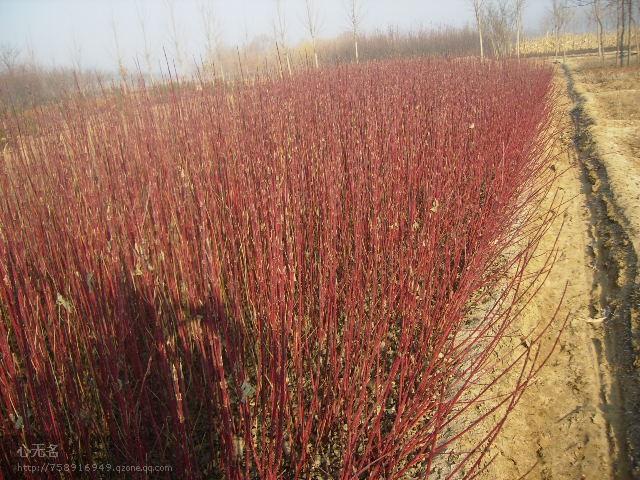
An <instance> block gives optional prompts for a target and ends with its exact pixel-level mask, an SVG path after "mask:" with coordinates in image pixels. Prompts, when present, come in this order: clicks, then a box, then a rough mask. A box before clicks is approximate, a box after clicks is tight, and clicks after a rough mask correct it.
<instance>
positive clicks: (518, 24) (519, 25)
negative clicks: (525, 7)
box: [516, 16, 522, 60]
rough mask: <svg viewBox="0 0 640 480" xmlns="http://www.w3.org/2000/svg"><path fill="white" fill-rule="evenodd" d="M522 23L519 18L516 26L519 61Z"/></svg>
mask: <svg viewBox="0 0 640 480" xmlns="http://www.w3.org/2000/svg"><path fill="white" fill-rule="evenodd" d="M521 25H522V22H521V20H520V17H519V16H518V21H517V25H516V56H517V57H518V60H520V28H521Z"/></svg>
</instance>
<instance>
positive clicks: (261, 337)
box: [0, 60, 552, 479]
mask: <svg viewBox="0 0 640 480" xmlns="http://www.w3.org/2000/svg"><path fill="white" fill-rule="evenodd" d="M551 80H552V72H551V70H550V69H549V68H547V67H542V66H536V65H533V64H529V63H524V62H523V63H496V62H484V63H480V62H479V61H475V60H466V61H445V60H421V61H396V62H386V63H370V64H362V65H360V66H348V67H340V68H335V69H321V70H319V71H313V72H303V73H299V74H296V75H294V76H293V77H292V78H291V79H285V80H284V81H270V80H265V81H262V82H258V83H256V84H255V85H252V86H242V85H236V86H235V87H221V86H217V87H211V86H209V85H201V86H199V87H197V88H194V87H190V86H180V85H175V84H174V85H172V86H171V88H167V89H166V90H158V89H155V90H153V91H151V90H145V89H144V88H140V89H136V90H131V91H130V92H129V93H126V94H122V93H118V94H113V95H112V96H107V97H103V98H99V99H89V98H83V97H82V96H78V97H76V98H74V99H70V100H69V99H68V100H66V101H65V102H64V103H62V104H60V105H56V106H49V107H42V108H39V109H35V110H31V111H29V112H28V113H25V114H24V115H22V116H16V115H9V114H7V115H5V116H4V117H3V118H2V122H3V128H4V129H5V131H6V132H7V133H6V135H7V137H6V139H5V144H4V146H3V151H2V154H1V157H0V159H1V161H0V308H1V318H2V321H0V419H2V423H1V424H0V429H1V430H0V433H1V451H0V452H1V455H2V457H1V458H2V462H3V463H4V465H5V467H6V468H10V466H11V465H15V464H16V458H15V455H16V453H15V452H16V450H17V448H18V447H19V445H21V444H25V445H33V444H39V443H40V444H47V445H48V444H55V445H58V446H59V451H60V458H59V460H57V462H59V463H62V462H63V461H69V462H71V461H73V462H75V463H76V464H93V463H97V464H110V465H120V464H126V465H132V464H135V465H149V464H153V465H160V464H170V465H172V466H173V468H174V472H173V475H174V476H176V477H178V478H191V477H194V478H197V477H207V478H212V477H213V478H216V477H222V476H225V477H227V478H263V479H267V478H385V479H391V478H422V477H423V476H424V475H427V474H432V473H435V472H436V471H437V470H436V468H441V466H442V465H441V459H444V458H447V459H449V458H450V457H448V456H447V455H449V452H450V451H451V450H453V449H455V445H456V442H460V441H462V440H463V439H464V438H468V439H469V440H468V441H467V444H466V447H465V448H464V449H462V450H458V451H457V452H458V453H459V454H460V456H459V457H457V458H458V460H457V462H456V463H455V464H454V465H452V466H450V470H449V471H448V472H449V474H451V475H458V476H460V475H462V473H461V472H464V474H465V475H471V474H472V473H473V472H474V469H475V468H476V467H477V466H478V465H479V464H480V461H481V456H482V454H483V453H484V452H485V450H486V447H487V445H488V444H489V443H490V442H491V441H492V439H493V436H494V435H495V433H496V431H497V429H498V428H499V426H500V422H499V420H496V418H495V417H494V416H492V413H494V411H495V412H498V411H500V410H499V409H501V408H502V409H504V410H505V411H507V412H508V411H509V410H510V409H511V408H512V407H513V405H514V404H515V402H516V401H517V399H518V398H519V395H520V393H521V391H522V389H523V388H524V387H525V386H526V384H527V383H528V381H529V379H530V378H531V375H533V373H535V370H536V368H537V366H538V365H539V362H540V360H541V359H542V357H543V354H542V353H540V351H538V350H537V346H536V342H537V339H538V337H535V336H531V337H526V334H523V335H525V337H523V338H525V340H523V341H522V344H521V343H520V340H518V342H517V343H516V345H517V347H518V348H520V350H517V349H516V350H515V351H514V352H515V354H514V356H513V358H512V361H511V359H510V360H509V361H508V362H506V363H504V362H501V361H500V359H496V356H495V355H493V353H494V352H495V350H496V347H497V345H498V343H499V342H500V341H501V339H502V338H504V337H505V335H507V333H508V332H510V328H511V325H512V322H513V321H514V319H515V318H517V312H518V308H519V305H520V304H521V303H522V301H523V295H524V294H525V292H527V288H528V287H527V285H528V282H529V281H530V280H531V277H530V276H526V275H525V273H524V272H525V268H526V267H527V264H529V261H530V260H531V258H532V255H533V249H534V248H535V244H536V242H537V240H538V239H539V236H540V232H541V231H542V230H541V228H542V227H536V226H535V225H536V222H535V220H534V219H535V218H537V215H538V213H539V210H536V207H537V203H536V202H537V201H538V200H539V198H540V195H541V190H540V182H539V178H540V174H541V172H543V171H548V170H547V169H546V167H547V162H548V161H549V158H550V157H549V156H550V153H549V147H550V141H551V139H552V138H551V137H552V132H550V130H549V129H548V126H549V118H550V111H551V95H552V93H551ZM541 271H542V270H540V271H539V272H538V274H540V272H541ZM471 313H473V315H471ZM513 372H515V373H516V375H515V381H514V383H513V384H512V385H511V386H510V390H508V391H506V392H502V393H501V395H495V392H493V391H492V390H491V386H492V385H495V384H496V382H498V381H499V379H500V378H502V377H504V376H507V375H508V374H510V373H513ZM485 385H486V387H485ZM488 405H490V406H491V407H487V406H488ZM479 407H482V409H479ZM500 418H501V417H500ZM482 420H488V421H489V422H493V423H490V425H489V427H488V429H485V430H483V432H484V433H483V434H482V435H479V434H477V433H474V431H476V430H477V429H476V427H479V426H480V425H481V423H476V421H477V422H481V421H482ZM459 435H461V436H459ZM63 459H64V460H63ZM33 461H37V459H36V460H33ZM465 461H466V465H465ZM476 462H478V463H476ZM22 463H24V462H22ZM458 468H464V470H457V469H458ZM438 471H440V472H441V473H440V474H441V475H444V474H443V473H442V470H438Z"/></svg>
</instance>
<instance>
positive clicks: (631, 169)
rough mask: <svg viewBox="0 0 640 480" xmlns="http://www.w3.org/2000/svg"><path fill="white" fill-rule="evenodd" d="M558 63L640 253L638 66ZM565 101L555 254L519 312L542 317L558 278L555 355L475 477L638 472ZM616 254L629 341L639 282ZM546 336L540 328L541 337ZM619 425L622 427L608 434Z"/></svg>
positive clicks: (549, 240) (550, 307)
mask: <svg viewBox="0 0 640 480" xmlns="http://www.w3.org/2000/svg"><path fill="white" fill-rule="evenodd" d="M567 67H568V74H569V75H571V77H572V79H573V81H574V84H573V86H574V93H578V94H579V95H582V98H583V99H584V101H585V104H584V112H585V113H586V114H587V115H588V116H589V117H590V118H591V120H592V121H593V124H592V125H591V126H590V127H589V131H590V133H591V139H592V140H593V142H595V149H596V151H597V154H598V156H599V159H600V160H601V164H602V167H603V168H604V169H606V173H608V180H609V184H610V190H611V194H612V198H613V200H614V203H615V204H616V211H615V213H614V212H610V215H611V217H615V218H613V220H612V221H615V222H617V223H619V224H620V226H621V228H622V230H623V231H624V233H625V234H626V237H625V238H628V239H629V240H630V241H631V242H630V243H632V246H631V245H629V246H628V249H629V251H631V253H632V254H634V251H635V252H640V158H639V157H640V68H639V67H637V66H632V67H627V68H622V69H620V68H617V67H615V66H612V65H605V66H601V65H600V64H599V62H598V61H597V60H595V59H591V58H586V57H585V58H574V59H571V60H569V62H568V64H567ZM557 81H558V84H559V86H560V88H561V89H563V90H564V92H566V91H567V77H566V76H565V74H564V73H563V70H562V69H560V68H558V77H557ZM574 101H575V98H571V97H570V96H569V95H568V94H563V95H562V96H561V99H560V102H559V105H558V111H559V113H560V114H561V115H564V125H566V129H563V130H564V131H565V132H566V133H565V138H564V139H563V142H562V145H561V146H559V148H558V152H557V153H558V156H557V160H556V162H557V163H556V166H557V168H558V169H559V171H562V170H564V169H566V172H565V173H564V174H563V175H562V176H561V177H560V178H559V180H558V181H557V188H558V189H560V191H561V192H562V193H563V194H564V196H565V198H566V199H571V200H570V201H569V202H568V204H567V205H566V213H565V215H564V225H563V227H562V230H561V234H560V237H559V244H558V247H559V249H560V252H561V254H560V256H559V259H558V262H557V263H556V265H555V267H554V270H553V271H552V273H551V275H550V276H549V278H548V280H547V282H546V283H545V285H544V286H543V288H542V290H541V292H540V294H539V295H538V296H537V298H536V299H535V300H534V302H533V303H532V304H531V305H530V306H529V307H528V308H527V312H526V315H525V317H524V318H523V319H522V322H523V324H524V325H525V326H526V325H527V324H534V323H536V322H538V321H541V320H544V319H545V318H548V317H550V315H552V314H553V311H554V310H555V308H556V306H557V304H558V301H559V299H560V295H561V293H562V290H563V288H564V286H565V284H566V285H568V290H567V295H566V297H565V301H564V304H563V306H562V310H561V315H567V314H569V315H570V321H569V323H568V325H567V327H566V330H565V332H564V333H563V335H562V337H561V341H560V344H559V347H558V349H557V351H556V353H555V354H554V355H553V356H552V357H551V359H550V360H549V363H548V364H547V366H546V368H545V369H543V370H542V371H541V373H540V374H539V377H538V379H537V382H536V383H535V384H534V385H532V386H531V387H530V388H529V389H528V390H527V392H526V393H525V395H524V396H523V397H522V400H521V401H520V403H519V405H518V407H517V409H516V411H515V412H514V413H513V414H512V415H511V416H510V417H509V419H508V420H507V423H506V424H505V427H504V429H503V431H502V433H501V434H500V436H499V438H498V440H497V442H496V444H495V445H494V446H493V447H492V449H491V452H490V456H491V457H494V459H493V461H492V462H491V463H490V464H489V465H488V467H487V469H486V471H485V472H484V473H483V475H482V477H481V478H484V479H509V480H511V479H518V478H529V479H593V480H600V479H614V478H615V479H626V478H638V477H637V476H636V475H637V474H638V470H637V469H636V470H634V468H635V466H634V464H633V460H632V461H631V462H630V461H629V458H630V457H631V458H633V453H634V452H633V449H634V447H633V445H630V446H629V445H626V444H625V441H626V435H627V433H628V432H627V429H630V428H629V424H630V423H634V419H635V423H634V425H635V424H637V423H638V420H640V417H639V415H640V412H638V411H637V410H635V411H631V410H634V401H636V400H637V397H636V398H635V399H633V398H631V399H630V394H627V400H626V401H627V404H626V405H625V404H624V401H623V400H621V398H622V396H623V394H624V392H623V394H621V393H620V392H618V391H617V390H616V378H618V381H619V382H622V383H623V384H624V382H626V379H627V378H628V377H620V376H619V370H621V367H618V366H617V365H612V363H616V362H617V360H612V358H616V357H615V355H616V352H609V351H607V350H608V349H616V348H617V347H616V343H615V342H614V341H612V340H611V329H612V328H616V327H615V326H612V324H613V322H614V318H613V317H614V316H615V315H612V314H611V313H610V312H609V311H608V310H607V304H606V301H609V300H610V299H609V297H608V296H606V295H603V294H602V289H603V288H606V286H605V287H603V286H602V285H600V284H601V283H602V280H601V277H602V272H599V271H598V270H599V269H603V268H604V269H608V268H609V266H608V263H607V262H608V261H609V260H608V259H605V261H603V260H602V258H599V256H598V252H599V250H598V248H597V247H596V246H595V245H596V243H598V242H599V241H600V240H599V239H598V228H596V226H594V211H593V205H591V204H590V198H589V194H588V192H591V191H592V189H593V190H594V191H595V192H596V193H598V190H599V189H602V188H603V187H602V186H601V185H600V184H599V183H598V181H596V183H595V184H594V185H593V186H585V185H587V183H588V182H589V180H588V177H585V169H584V164H583V162H581V160H580V158H579V156H578V154H577V152H578V151H577V149H576V148H574V142H573V140H574V139H573V136H574V134H575V131H576V130H575V128H574V123H573V122H572V117H571V111H572V108H573V107H574V106H575V105H574ZM585 179H586V180H585ZM607 208H609V207H607ZM608 217H609V215H607V222H608V221H609V218H608ZM561 220H562V219H558V221H557V222H556V224H555V225H554V227H553V228H552V229H551V231H550V232H549V233H548V235H547V237H546V239H545V240H544V243H545V244H546V247H545V245H542V248H543V249H544V248H551V246H552V245H553V242H554V240H555V235H556V234H557V232H558V229H559V228H560V225H561V224H562V221H561ZM625 241H626V240H623V243H624V242H625ZM626 243H629V242H626ZM599 246H600V249H603V251H604V252H608V251H609V249H611V251H613V250H615V247H614V246H612V245H610V244H609V243H607V242H601V241H600V245H599ZM632 247H633V248H632ZM594 252H595V253H594ZM600 253H601V252H600ZM636 257H637V255H636ZM625 259H626V257H625V258H622V259H618V260H619V261H620V262H621V263H622V265H620V268H619V270H616V271H615V275H616V278H614V281H613V283H614V284H615V287H616V288H617V290H616V291H619V292H622V293H620V295H623V296H624V295H627V297H629V298H626V297H625V299H623V300H620V301H621V302H623V301H625V302H627V303H629V304H630V303H633V305H627V307H629V308H628V309H627V310H628V312H627V314H628V315H627V316H628V317H630V318H629V321H630V322H631V324H632V325H631V331H630V332H629V333H630V336H631V337H632V338H633V337H634V335H633V334H634V333H637V321H638V318H637V313H638V305H637V301H638V295H637V292H638V284H639V282H638V278H637V269H636V268H635V266H634V268H633V271H632V272H631V273H629V271H627V270H629V268H628V267H629V265H625V264H624V262H625V261H628V260H625ZM636 259H637V258H636ZM609 274H611V272H609ZM624 275H627V276H629V275H631V278H630V279H629V281H628V282H627V283H628V284H629V285H627V287H629V288H626V287H625V288H623V287H624V285H622V284H623V283H624V282H623V276H624ZM618 277H619V278H618ZM605 283H606V282H605ZM634 292H635V294H634ZM634 295H635V296H634ZM603 299H604V300H603ZM611 301H612V302H613V300H611ZM603 303H604V305H603ZM622 310H623V309H622V308H619V309H618V315H622V313H621V312H622ZM634 322H635V324H634ZM552 339H553V338H552V335H551V334H550V335H549V336H548V338H547V342H551V341H552ZM636 339H637V336H636ZM636 347H637V345H636ZM633 361H635V362H636V363H635V365H634V364H633ZM631 362H632V363H631V365H632V370H633V371H632V372H629V371H627V372H626V374H627V375H629V374H631V375H632V376H634V377H637V370H636V368H635V367H638V363H637V360H636V357H634V358H633V359H632V360H631ZM624 373H625V372H623V374H624ZM620 378H623V379H622V380H620ZM629 404H630V405H631V408H630V407H629ZM637 406H638V404H637V401H636V403H635V407H637ZM620 426H622V427H623V428H622V430H623V432H622V433H620V431H618V430H619V428H618V427H620Z"/></svg>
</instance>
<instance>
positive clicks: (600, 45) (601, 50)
mask: <svg viewBox="0 0 640 480" xmlns="http://www.w3.org/2000/svg"><path fill="white" fill-rule="evenodd" d="M596 21H597V22H598V55H600V60H601V61H602V63H604V40H603V30H604V28H603V27H602V20H601V19H600V17H596Z"/></svg>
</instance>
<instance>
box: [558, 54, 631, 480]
mask: <svg viewBox="0 0 640 480" xmlns="http://www.w3.org/2000/svg"><path fill="white" fill-rule="evenodd" d="M563 69H564V73H565V76H566V79H567V87H568V93H569V96H570V98H571V100H572V101H573V104H574V108H573V110H572V112H571V116H572V119H573V122H574V126H575V131H574V144H575V148H576V152H577V155H578V160H579V165H580V169H581V174H582V187H583V192H584V194H585V196H586V200H587V206H588V209H589V213H590V224H591V225H590V226H591V228H590V232H589V234H590V238H591V245H590V247H588V253H589V255H590V257H591V260H592V262H593V265H594V268H595V272H594V280H593V287H592V292H591V305H590V314H591V316H592V318H603V317H604V319H603V322H604V323H603V325H604V345H602V344H601V342H600V340H598V339H596V340H594V347H595V349H596V352H598V356H599V359H598V361H599V368H600V370H601V374H602V371H603V369H607V370H609V371H610V375H609V376H610V378H611V381H610V385H607V384H606V383H605V382H602V391H601V399H602V403H603V405H602V409H603V412H604V415H605V418H606V421H607V423H608V430H609V432H608V433H609V442H610V449H611V453H612V456H613V470H614V471H613V476H614V478H617V479H626V478H640V378H639V375H638V367H640V355H639V354H640V352H639V350H640V349H639V348H638V345H640V336H639V334H640V328H639V322H640V311H639V310H640V307H639V304H640V285H639V283H638V280H637V278H638V254H637V252H636V251H635V250H634V248H633V243H632V242H631V238H630V236H629V233H628V231H629V223H628V221H627V219H626V217H625V215H624V213H623V211H622V210H621V208H620V207H619V206H618V204H617V202H616V199H615V196H614V194H613V192H612V190H611V184H610V181H609V176H608V174H607V170H606V168H605V166H604V164H603V163H602V161H601V159H600V158H599V157H598V155H597V153H596V148H595V142H594V140H593V138H592V136H591V133H590V130H589V127H590V125H591V124H592V123H593V122H592V119H591V118H590V117H589V116H588V115H587V113H586V112H585V108H584V107H585V99H584V98H583V97H582V95H580V94H579V93H578V91H577V90H576V88H575V83H574V79H573V76H572V73H571V71H570V69H569V67H568V66H566V65H563ZM602 376H604V375H602Z"/></svg>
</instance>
